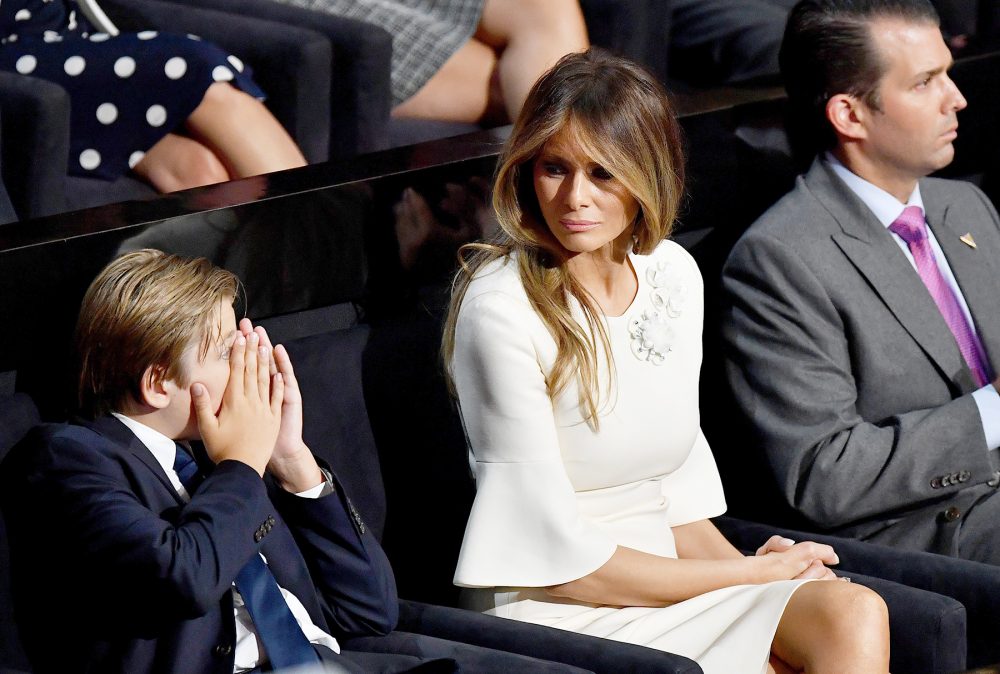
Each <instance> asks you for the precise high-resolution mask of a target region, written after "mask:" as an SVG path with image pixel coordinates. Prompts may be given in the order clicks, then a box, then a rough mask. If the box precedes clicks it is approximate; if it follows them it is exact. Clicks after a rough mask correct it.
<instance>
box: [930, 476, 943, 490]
mask: <svg viewBox="0 0 1000 674" xmlns="http://www.w3.org/2000/svg"><path fill="white" fill-rule="evenodd" d="M940 488H941V478H940V477H936V478H934V479H933V480H931V489H940Z"/></svg>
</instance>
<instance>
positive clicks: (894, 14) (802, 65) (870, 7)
mask: <svg viewBox="0 0 1000 674" xmlns="http://www.w3.org/2000/svg"><path fill="white" fill-rule="evenodd" d="M876 19H901V20H903V21H906V22H908V23H927V22H930V23H933V24H934V25H940V19H939V18H938V14H937V11H935V9H934V6H933V5H931V3H930V2H929V0H802V1H801V2H799V3H798V4H797V5H795V7H794V8H793V9H792V11H791V14H789V16H788V23H787V24H786V26H785V37H784V40H783V41H782V44H781V52H780V55H779V63H780V65H781V75H782V78H783V79H784V82H785V89H786V90H787V92H788V97H789V105H790V110H789V113H790V114H789V132H790V133H791V134H792V142H793V145H794V146H795V147H796V150H797V151H800V152H802V153H803V154H807V155H808V156H810V157H811V156H812V155H814V154H815V153H816V152H818V151H821V150H828V149H831V148H833V147H835V146H836V144H837V136H836V134H835V133H834V131H833V128H832V127H831V126H830V124H829V122H828V121H827V119H826V104H827V102H828V101H829V100H830V98H832V97H833V96H835V95H837V94H850V95H851V96H854V97H856V98H858V99H859V100H861V101H864V103H865V104H866V105H868V107H870V108H872V109H873V110H878V109H879V108H880V105H881V104H880V101H879V89H878V85H879V82H880V81H881V80H882V76H883V75H885V72H886V67H887V66H886V63H885V62H884V61H883V59H882V55H881V54H880V53H879V51H878V49H876V47H875V41H874V40H873V39H872V32H871V24H872V22H873V21H874V20H876Z"/></svg>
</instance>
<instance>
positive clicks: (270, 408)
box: [191, 334, 285, 476]
mask: <svg viewBox="0 0 1000 674" xmlns="http://www.w3.org/2000/svg"><path fill="white" fill-rule="evenodd" d="M270 360H271V349H270V347H269V345H268V346H265V345H263V344H261V343H260V338H259V336H258V335H256V334H251V335H249V337H248V336H245V335H243V334H240V335H239V336H237V338H236V342H235V343H234V344H233V347H232V350H231V352H230V356H229V382H228V384H227V385H226V391H225V393H223V395H222V406H221V407H220V408H219V413H218V415H216V414H215V410H214V406H213V404H212V400H211V397H210V396H209V395H208V390H207V389H206V388H205V386H204V385H202V384H200V383H198V382H194V383H192V384H191V399H192V400H193V401H194V409H195V414H196V415H197V419H198V429H199V432H200V433H201V438H202V440H204V442H205V450H206V451H207V452H208V456H209V458H210V459H211V460H212V461H214V462H215V463H219V462H220V461H225V460H227V459H232V460H236V461H242V462H243V463H245V464H247V465H248V466H250V467H251V468H253V469H254V470H256V471H257V473H259V474H260V475H261V476H263V475H264V469H265V468H266V467H267V464H268V461H270V460H271V454H272V452H273V451H274V443H275V439H276V438H277V436H278V429H279V428H280V425H281V405H282V401H283V399H284V391H285V385H284V381H283V375H282V374H281V373H280V372H278V373H276V374H275V375H274V376H273V377H272V375H271V372H270V368H269V366H268V363H269V362H270Z"/></svg>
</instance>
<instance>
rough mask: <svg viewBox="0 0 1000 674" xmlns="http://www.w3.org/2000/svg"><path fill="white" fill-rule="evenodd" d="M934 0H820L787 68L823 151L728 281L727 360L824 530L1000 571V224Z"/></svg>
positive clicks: (797, 108)
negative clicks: (968, 140) (970, 166)
mask: <svg viewBox="0 0 1000 674" xmlns="http://www.w3.org/2000/svg"><path fill="white" fill-rule="evenodd" d="M950 64H951V55H950V53H949V51H948V48H947V46H946V45H945V43H944V41H943V39H942V37H941V33H940V30H939V28H938V19H937V15H936V14H935V12H934V9H933V7H932V6H931V5H930V4H929V3H928V2H925V1H924V0H804V1H803V2H800V3H799V4H798V5H797V6H796V8H795V9H794V10H793V11H792V14H791V16H790V17H789V23H788V27H787V29H786V32H785V41H784V43H783V46H782V53H781V67H782V74H783V76H784V77H785V80H786V87H787V89H788V93H789V99H790V105H791V106H792V112H793V116H794V119H795V120H797V121H798V122H800V124H797V125H796V128H797V129H799V130H800V131H802V130H804V131H805V134H804V136H805V137H808V138H810V139H813V140H814V141H817V142H819V143H821V146H820V147H818V148H816V149H817V150H818V156H817V158H816V160H815V162H814V163H813V165H812V167H811V168H810V170H809V171H808V173H807V174H806V175H805V176H802V177H800V178H799V179H798V181H797V183H796V186H795V188H794V189H793V191H792V192H791V193H789V194H788V195H786V196H785V197H784V198H783V199H782V200H781V201H779V202H778V203H777V204H776V205H774V206H773V207H772V208H771V209H770V210H769V211H767V213H765V214H764V215H763V216H762V217H761V218H760V219H759V220H758V221H757V222H756V223H755V224H754V225H753V226H752V227H751V228H750V229H749V230H748V231H747V233H746V234H745V235H744V236H743V238H742V239H741V240H740V241H739V242H738V243H737V245H736V246H735V248H734V249H733V251H732V254H731V256H730V258H729V261H728V262H727V264H726V267H725V269H724V272H723V285H724V291H725V293H724V294H725V297H726V300H725V302H726V306H725V313H724V337H725V340H726V347H727V349H726V351H727V353H726V358H727V362H726V366H727V373H728V376H729V380H730V383H731V385H732V388H733V391H734V395H735V398H736V400H737V402H738V405H739V407H740V408H741V410H742V412H743V414H744V415H745V417H746V418H747V419H748V420H749V422H750V424H751V425H752V427H753V429H754V430H755V432H756V438H755V440H756V442H758V443H759V444H760V446H761V447H762V448H763V449H764V452H765V453H766V456H767V462H768V465H769V467H770V469H771V471H772V472H773V475H774V477H775V479H776V482H777V485H778V487H779V489H780V490H781V492H782V495H783V497H784V499H785V501H786V502H787V503H788V504H789V505H791V506H792V507H793V508H795V509H796V510H797V511H798V512H799V513H801V514H802V515H804V516H805V517H806V518H807V519H808V520H809V521H810V522H811V523H812V524H813V525H814V526H815V527H816V528H820V529H823V530H826V531H831V532H835V533H838V534H842V535H848V536H854V537H857V538H862V539H866V540H871V541H875V542H878V543H885V544H890V545H895V546H900V547H906V548H911V549H923V550H930V551H934V552H939V553H944V554H948V555H955V556H960V557H964V558H967V559H974V560H979V561H985V562H989V563H995V564H996V563H1000V545H993V544H992V538H993V537H994V534H995V533H996V532H997V531H1000V497H998V496H996V493H997V486H998V484H1000V472H998V470H997V468H998V457H997V451H996V449H997V447H998V446H1000V396H998V394H997V386H996V383H995V377H996V372H997V370H998V369H1000V292H998V291H1000V287H998V279H1000V222H998V218H997V213H996V210H995V209H994V207H993V206H992V205H991V204H990V203H989V201H988V200H987V199H986V197H985V196H984V195H983V194H982V192H980V191H979V190H978V189H977V188H976V187H974V186H973V185H971V184H968V183H964V182H956V181H945V180H938V179H932V178H926V176H927V175H928V174H930V173H931V172H933V171H935V170H937V169H940V168H943V167H944V166H947V165H948V164H949V163H950V162H951V160H952V158H953V155H954V149H953V147H952V141H953V140H954V139H955V137H956V129H957V126H958V122H957V119H956V113H958V111H960V110H961V109H962V108H964V107H965V105H966V102H965V99H964V98H963V97H962V94H961V92H959V90H958V88H957V87H956V86H955V84H954V82H952V81H951V79H949V77H948V74H947V70H948V68H949V66H950Z"/></svg>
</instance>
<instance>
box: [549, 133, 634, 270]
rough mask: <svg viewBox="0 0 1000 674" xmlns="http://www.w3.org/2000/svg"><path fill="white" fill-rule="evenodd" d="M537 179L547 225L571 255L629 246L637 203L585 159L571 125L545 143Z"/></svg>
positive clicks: (627, 247) (596, 165) (619, 184)
mask: <svg viewBox="0 0 1000 674" xmlns="http://www.w3.org/2000/svg"><path fill="white" fill-rule="evenodd" d="M533 176H534V184H535V195H536V196H537V198H538V206H539V209H540V210H541V213H542V217H543V218H544V219H545V224H546V226H548V228H549V231H550V232H552V235H553V236H554V237H555V238H556V240H557V241H558V242H559V243H560V245H562V247H563V248H564V249H566V251H567V252H568V253H569V254H570V255H575V254H579V253H594V252H600V251H602V250H604V249H607V251H608V252H609V253H610V252H613V251H615V250H617V249H619V248H620V249H621V250H623V251H625V252H627V251H628V250H629V248H631V242H632V223H633V222H634V220H635V216H636V214H637V213H638V212H639V202H637V201H636V200H635V197H633V196H632V194H631V193H630V192H629V191H628V190H627V189H626V188H625V186H624V185H622V184H621V183H620V182H619V181H618V179H617V178H615V177H614V176H612V175H611V174H610V173H608V172H607V170H605V169H604V167H603V166H601V165H600V164H598V163H597V162H595V161H594V160H592V159H591V158H590V157H589V156H588V155H587V153H586V152H585V151H584V149H583V147H582V146H581V144H580V142H579V141H578V140H577V137H576V134H575V133H574V132H573V129H572V127H571V126H569V125H567V126H564V127H563V128H562V129H561V130H560V131H559V132H558V133H557V134H556V135H554V136H553V137H552V138H550V139H549V140H548V142H547V143H545V145H544V146H543V147H542V151H541V152H540V153H539V155H538V158H537V159H536V160H535V163H534V169H533Z"/></svg>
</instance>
